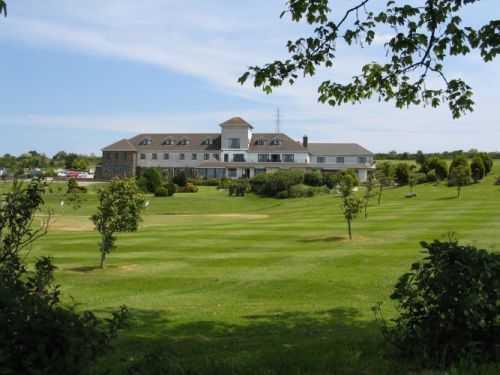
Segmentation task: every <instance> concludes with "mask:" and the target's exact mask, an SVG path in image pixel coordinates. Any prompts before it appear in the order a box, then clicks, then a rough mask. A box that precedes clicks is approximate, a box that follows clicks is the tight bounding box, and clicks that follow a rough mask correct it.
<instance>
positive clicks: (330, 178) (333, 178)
mask: <svg viewBox="0 0 500 375" xmlns="http://www.w3.org/2000/svg"><path fill="white" fill-rule="evenodd" d="M339 178H340V175H338V174H332V173H329V174H325V175H324V176H323V185H326V186H327V187H328V188H329V189H334V188H335V187H336V186H337V185H338V183H339Z"/></svg>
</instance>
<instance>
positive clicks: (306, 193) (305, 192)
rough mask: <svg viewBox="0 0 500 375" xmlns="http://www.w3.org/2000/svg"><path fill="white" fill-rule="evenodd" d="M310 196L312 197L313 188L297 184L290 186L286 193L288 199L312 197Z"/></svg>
mask: <svg viewBox="0 0 500 375" xmlns="http://www.w3.org/2000/svg"><path fill="white" fill-rule="evenodd" d="M312 196H314V190H313V188H312V187H310V186H307V185H304V184H297V185H293V186H290V190H289V192H288V197H290V198H301V197H312Z"/></svg>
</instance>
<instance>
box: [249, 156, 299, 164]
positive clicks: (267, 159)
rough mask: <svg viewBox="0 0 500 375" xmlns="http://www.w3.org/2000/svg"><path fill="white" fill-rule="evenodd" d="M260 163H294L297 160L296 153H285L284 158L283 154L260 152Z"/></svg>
mask: <svg viewBox="0 0 500 375" xmlns="http://www.w3.org/2000/svg"><path fill="white" fill-rule="evenodd" d="M258 160H259V163H281V162H282V161H283V162H285V163H293V162H294V161H295V155H294V154H283V158H282V155H281V154H259V155H258Z"/></svg>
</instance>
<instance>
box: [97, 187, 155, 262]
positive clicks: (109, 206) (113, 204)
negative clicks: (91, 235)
mask: <svg viewBox="0 0 500 375" xmlns="http://www.w3.org/2000/svg"><path fill="white" fill-rule="evenodd" d="M98 202H99V206H98V208H97V213H96V214H95V215H93V216H92V218H91V219H92V221H93V222H94V224H95V227H96V229H97V231H98V232H99V233H100V234H101V243H100V246H99V249H100V252H101V268H103V267H104V261H105V260H106V256H107V255H108V254H109V253H110V252H111V251H112V250H113V249H114V248H115V241H116V238H115V236H114V234H115V233H117V232H135V231H137V229H138V227H139V222H140V221H141V212H142V211H143V210H144V203H145V202H144V197H143V195H142V194H141V193H140V192H139V188H138V187H137V184H136V183H135V181H134V180H133V179H122V180H119V179H115V180H113V181H111V183H110V184H109V185H108V186H107V187H105V188H104V189H101V190H99V191H98Z"/></svg>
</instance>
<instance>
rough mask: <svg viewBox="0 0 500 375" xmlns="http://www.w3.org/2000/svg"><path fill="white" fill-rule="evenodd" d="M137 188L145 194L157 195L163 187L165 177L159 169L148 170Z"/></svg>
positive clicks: (140, 178) (139, 180)
mask: <svg viewBox="0 0 500 375" xmlns="http://www.w3.org/2000/svg"><path fill="white" fill-rule="evenodd" d="M137 186H139V189H141V190H142V191H143V192H144V193H151V194H154V193H156V190H158V189H160V188H161V187H162V186H163V175H162V173H161V171H160V170H159V169H158V168H147V169H145V170H144V172H143V173H142V176H141V177H139V179H138V180H137Z"/></svg>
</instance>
